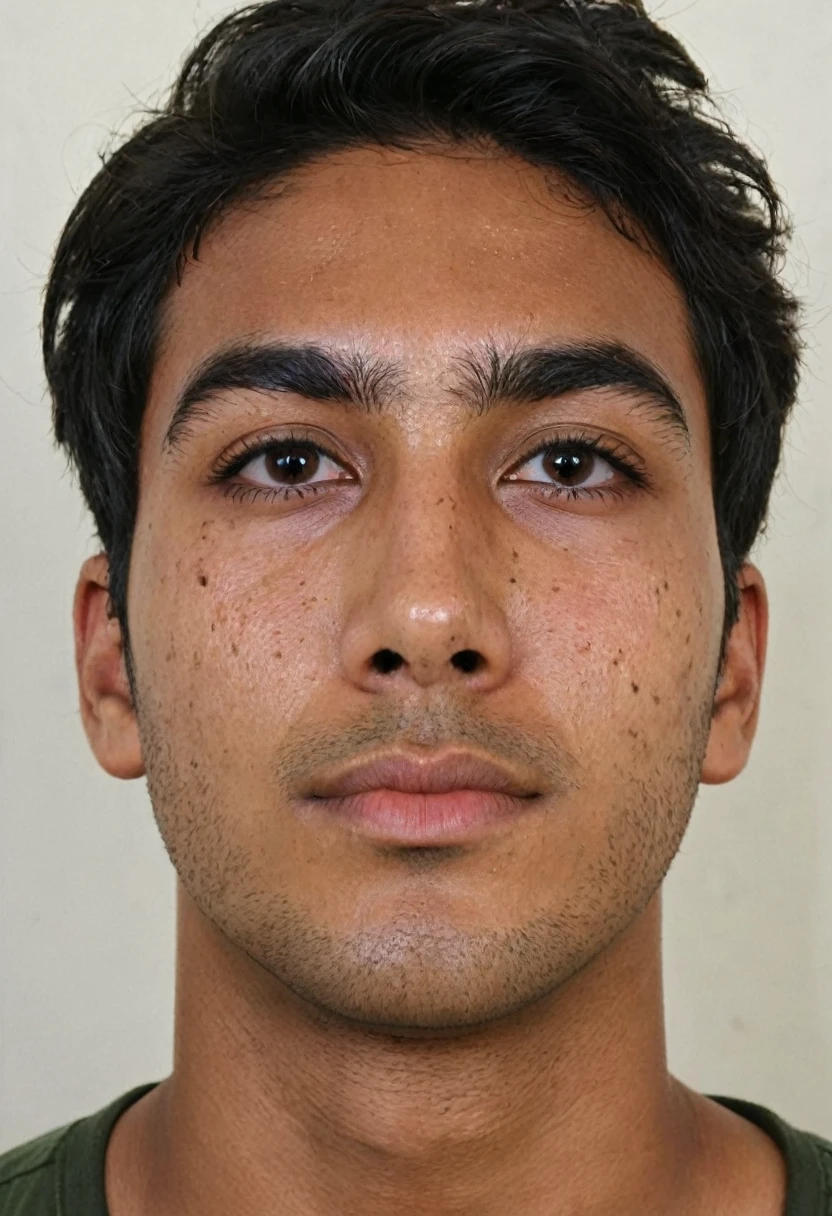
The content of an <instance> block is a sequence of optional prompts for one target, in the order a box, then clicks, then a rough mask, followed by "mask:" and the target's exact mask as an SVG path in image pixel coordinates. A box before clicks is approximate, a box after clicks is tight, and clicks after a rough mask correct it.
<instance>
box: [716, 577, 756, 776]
mask: <svg viewBox="0 0 832 1216" xmlns="http://www.w3.org/2000/svg"><path fill="white" fill-rule="evenodd" d="M738 585H739V589H740V611H739V617H738V618H737V621H736V623H735V625H734V627H733V629H732V630H731V634H730V637H729V638H728V643H727V646H726V653H725V661H724V664H723V669H722V675H721V678H720V681H719V683H718V685H717V689H716V693H715V695H714V703H713V712H712V715H711V730H710V735H709V737H708V746H707V750H706V752H705V759H704V761H703V764H702V774H701V777H700V780H701V781H702V782H703V783H704V784H705V785H721V784H722V783H724V782H726V781H732V780H733V779H734V777H736V776H738V775H739V774H740V773H741V772H742V770H743V769H744V768H745V766H746V764H747V762H748V757H749V755H750V753H751V745H752V743H753V741H754V735H755V733H756V730H757V721H758V719H759V712H760V694H761V691H762V683H763V673H764V670H765V660H766V646H767V641H768V597H767V595H766V587H765V582H764V581H763V576H762V574H761V573H760V571H759V570H758V569H757V568H756V566H753V565H751V563H750V562H746V563H745V565H743V567H742V569H741V570H740V573H739V576H738Z"/></svg>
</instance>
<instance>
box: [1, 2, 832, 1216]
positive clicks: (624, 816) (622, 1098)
mask: <svg viewBox="0 0 832 1216" xmlns="http://www.w3.org/2000/svg"><path fill="white" fill-rule="evenodd" d="M707 104H708V97H707V92H706V84H705V81H704V79H703V78H702V76H701V74H700V72H699V71H698V69H697V68H696V67H695V66H694V64H693V63H692V62H691V61H690V59H689V58H688V57H687V55H686V53H685V52H684V50H683V49H682V48H681V47H680V46H679V44H678V43H677V42H676V41H675V40H674V39H673V38H671V37H670V36H669V35H668V34H667V33H665V32H664V31H662V30H661V29H659V28H658V27H657V26H656V25H654V24H653V23H652V22H651V21H650V20H649V18H648V17H647V15H646V14H645V12H644V11H643V9H642V8H641V7H640V5H639V4H637V3H635V2H634V0H630V2H625V0H619V2H617V3H616V2H614V0H610V2H608V3H587V2H586V0H539V2H538V0H534V2H533V0H529V3H528V4H527V5H526V6H525V7H522V6H521V7H512V6H511V5H509V4H507V3H487V2H486V3H479V0H477V2H475V3H472V2H471V0H465V2H464V3H463V0H460V2H459V3H456V4H454V3H445V0H440V2H439V3H434V4H423V3H413V2H412V0H406V2H402V0H396V2H395V3H393V2H392V0H381V2H377V0H347V2H341V3H338V4H335V5H332V4H325V3H322V2H321V0H302V2H299V3H289V2H288V0H277V2H276V3H268V4H263V5H259V6H254V7H253V8H250V9H247V10H245V11H244V12H242V13H240V14H238V15H237V16H235V17H232V18H230V19H229V20H227V21H225V22H223V23H222V24H220V25H219V26H218V27H216V28H215V29H214V31H213V32H212V33H210V34H209V35H208V37H207V38H206V39H205V40H204V41H203V42H202V44H201V45H200V46H199V47H198V48H197V49H196V50H195V51H194V53H193V54H192V55H191V57H190V59H189V60H188V61H187V63H186V65H185V67H184V69H183V71H182V74H181V77H180V79H179V82H178V84H177V85H176V87H175V89H174V91H173V93H172V96H171V98H170V101H169V103H168V105H167V106H166V108H165V109H164V110H163V111H162V112H160V113H159V114H158V115H157V116H155V117H153V118H152V119H151V120H150V121H149V122H148V123H147V125H146V126H145V127H144V128H143V129H142V130H141V131H139V133H138V134H136V135H135V136H133V137H132V138H131V139H130V140H129V141H128V142H127V143H126V144H125V145H124V146H123V147H122V148H121V149H120V150H119V151H117V152H116V153H115V154H114V155H113V156H112V157H111V158H110V159H109V161H108V162H107V164H106V165H105V166H104V168H103V170H102V171H101V173H100V174H99V175H98V177H97V178H96V179H95V180H94V181H93V183H92V184H91V186H90V187H89V189H88V190H87V192H86V193H85V194H84V196H83V197H82V199H81V200H80V202H79V204H78V206H77V208H76V210H75V212H74V213H73V215H72V217H71V219H70V221H69V223H68V225H67V227H66V229H65V231H64V234H63V236H62V238H61V242H60V245H59V248H58V251H57V255H56V260H55V264H54V268H53V272H52V277H51V280H50V283H49V287H48V292H47V298H46V307H45V318H44V338H45V355H46V365H47V373H48V377H49V382H50V386H51V390H52V393H53V396H54V402H55V425H56V433H57V437H58V439H59V440H60V442H61V443H63V444H64V445H65V447H66V449H67V451H68V452H69V454H70V456H71V458H72V460H73V462H74V464H75V466H76V468H77V470H78V473H79V476H80V481H81V485H82V488H83V491H84V493H85V495H86V498H87V501H88V503H89V505H90V507H91V509H92V511H93V514H94V516H95V519H96V523H97V527H98V530H99V533H100V537H101V542H102V547H103V551H102V553H101V554H100V555H98V556H96V557H93V558H91V559H90V560H89V561H87V562H86V563H85V565H84V568H83V570H82V572H81V577H80V579H79V583H78V588H77V594H76V600H75V630H76V641H77V666H78V676H79V684H80V693H81V707H82V714H83V719H84V723H85V726H86V730H87V734H88V736H89V740H90V743H91V746H92V748H93V750H94V752H95V755H96V757H97V758H98V760H99V762H100V763H101V765H102V766H103V767H104V768H105V769H106V770H107V771H108V772H109V773H111V774H113V775H114V776H118V777H121V778H135V777H141V776H144V775H146V776H147V780H148V785H149V789H150V794H151V798H152V802H153V808H154V812H155V816H156V819H157V822H158V825H159V829H160V831H161V834H162V837H163V839H164V842H165V845H166V847H167V849H168V852H169V854H170V857H171V859H172V861H173V864H174V866H175V867H176V870H177V874H178V878H179V939H178V980H177V999H176V1034H175V1064H174V1069H173V1073H172V1075H171V1076H170V1077H168V1078H166V1079H165V1080H163V1081H161V1083H158V1084H155V1085H146V1086H143V1087H142V1088H140V1089H138V1090H134V1091H133V1092H131V1093H129V1094H126V1095H124V1096H122V1097H120V1098H118V1099H117V1100H116V1101H114V1102H113V1103H112V1105H110V1106H109V1107H108V1108H107V1109H105V1110H103V1111H101V1112H99V1113H98V1114H95V1115H93V1116H90V1117H87V1118H83V1119H81V1120H80V1121H78V1122H76V1123H74V1124H73V1125H71V1126H70V1127H68V1128H63V1129H60V1130H58V1131H56V1132H53V1133H51V1134H48V1135H46V1136H44V1137H41V1138H40V1139H39V1140H37V1141H35V1142H32V1143H30V1144H28V1145H26V1146H23V1147H21V1148H19V1149H17V1150H14V1151H13V1152H11V1153H9V1154H7V1155H6V1156H5V1158H3V1159H2V1163H1V1164H0V1212H2V1213H3V1214H4V1216H10V1214H11V1213H14V1214H15V1216H24V1214H29V1213H38V1214H39V1216H46V1214H57V1213H60V1214H61V1216H104V1214H105V1213H107V1212H109V1213H111V1214H112V1216H150V1214H152V1216H185V1214H186V1213H188V1214H193V1213H199V1216H220V1214H222V1216H227V1214H233V1216H330V1214H331V1216H352V1214H354V1213H360V1214H361V1216H381V1214H385V1216H386V1214H390V1213H396V1214H417V1213H418V1214H420V1216H444V1214H446V1213H448V1214H450V1213H454V1214H460V1213H466V1214H471V1216H506V1214H511V1216H514V1214H517V1216H567V1214H569V1216H573V1214H577V1213H581V1214H582V1216H608V1214H609V1216H612V1214H613V1213H615V1216H669V1214H673V1216H740V1214H742V1216H782V1214H783V1213H787V1214H788V1216H829V1214H830V1213H832V1199H830V1195H832V1146H830V1145H829V1144H826V1143H825V1142H823V1141H821V1140H820V1139H818V1138H817V1137H813V1136H811V1135H809V1134H806V1133H800V1132H797V1131H796V1130H794V1129H792V1128H790V1127H788V1126H787V1125H786V1124H785V1123H783V1122H782V1121H781V1120H780V1119H778V1118H777V1117H776V1116H775V1115H774V1114H773V1113H771V1112H767V1111H764V1110H762V1109H760V1108H758V1107H754V1106H751V1105H749V1104H747V1103H743V1102H741V1101H737V1100H730V1099H725V1098H719V1099H711V1098H708V1097H705V1096H702V1095H700V1094H696V1093H693V1092H691V1091H690V1090H689V1089H687V1088H686V1087H685V1086H684V1085H682V1084H681V1083H680V1082H678V1081H676V1080H675V1079H674V1078H672V1077H671V1076H670V1075H669V1074H668V1070H667V1064H666V1058H665V1047H664V1034H663V1020H662V996H661V968H660V911H659V902H660V895H659V893H660V888H661V883H662V880H663V878H664V875H665V874H666V872H667V869H668V867H669V865H670V863H671V860H672V859H673V857H674V855H675V853H676V851H677V849H678V847H679V844H680V841H681V839H682V836H683V834H684V831H685V828H686V825H687V822H688V818H689V815H690V811H691V807H692V805H693V802H694V798H695V795H696V791H697V787H698V785H699V783H700V782H711V783H714V782H725V781H729V780H731V779H732V778H733V777H735V776H736V775H737V774H738V773H739V772H740V771H741V769H742V768H743V766H744V765H745V763H746V760H747V758H748V755H749V750H750V748H751V744H752V739H753V736H754V731H755V726H756V722H757V715H758V708H759V702H760V688H761V681H762V675H763V666H764V659H765V648H766V632H767V606H766V593H765V588H764V584H763V580H762V578H761V576H760V574H759V572H758V571H757V570H756V569H755V568H754V566H752V565H751V564H749V563H748V561H747V556H748V553H749V550H750V547H751V545H752V543H753V541H754V538H755V536H756V534H757V532H758V531H759V528H760V526H761V524H762V522H763V520H764V517H765V514H766V508H767V502H768V497H769V491H770V488H771V483H772V479H773V476H774V473H775V470H776V468H777V464H778V460H779V455H780V446H781V437H782V430H783V426H784V424H785V421H786V419H787V416H788V414H789V410H790V408H791V405H792V403H793V400H794V395H795V390H796V382H797V365H798V355H797V351H798V341H797V335H796V323H797V310H796V305H795V302H794V300H793V299H792V298H791V297H790V296H789V294H788V293H787V292H786V290H785V289H784V287H783V286H782V284H780V282H779V281H778V278H777V276H776V265H777V262H778V259H779V257H780V255H781V253H782V249H783V243H784V238H785V225H784V221H783V218H782V214H781V210H780V205H779V200H778V198H777V195H776V193H775V192H774V189H773V187H772V184H771V182H770V180H769V177H768V175H767V172H766V169H765V167H764V165H763V164H762V163H761V162H760V161H759V160H758V159H757V158H756V157H755V156H754V155H753V154H752V152H751V151H749V149H747V148H746V147H744V146H743V145H742V144H741V143H740V142H738V141H737V140H736V139H735V138H734V137H733V136H732V135H731V133H730V132H728V131H727V130H726V129H725V128H724V127H723V126H722V125H720V123H719V122H718V121H717V120H715V119H713V118H711V117H709V114H708V109H707Z"/></svg>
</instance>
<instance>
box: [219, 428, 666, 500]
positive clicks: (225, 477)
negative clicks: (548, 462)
mask: <svg viewBox="0 0 832 1216" xmlns="http://www.w3.org/2000/svg"><path fill="white" fill-rule="evenodd" d="M286 443H298V444H308V445H309V446H310V447H313V448H315V450H316V451H318V452H320V453H321V454H322V455H323V456H326V457H327V458H328V459H329V460H332V461H333V462H334V463H335V464H343V463H344V462H343V460H342V459H341V457H340V456H338V455H337V454H336V453H335V452H334V451H332V450H331V449H330V448H327V447H325V446H324V445H323V444H322V443H320V441H319V440H318V439H317V438H315V439H312V438H311V437H310V436H309V435H304V434H297V433H295V432H289V433H287V434H285V435H281V436H280V438H279V439H278V438H267V439H244V440H243V441H242V442H241V446H240V448H238V450H237V451H236V452H235V453H234V454H233V455H232V456H229V457H227V458H225V459H222V460H220V461H218V462H217V463H216V464H215V466H214V468H213V470H212V472H211V478H210V480H211V482H212V483H213V484H220V485H223V495H224V496H225V497H227V498H229V499H231V500H232V501H235V502H245V501H248V500H251V499H255V498H256V499H261V498H263V497H265V498H266V501H268V502H273V501H274V500H275V498H280V499H282V500H283V501H284V502H286V501H288V500H289V499H290V498H300V499H304V498H307V497H313V496H316V495H318V494H321V493H324V492H326V491H327V490H329V489H331V488H332V487H333V486H335V485H338V484H339V483H338V482H337V481H330V482H312V483H310V484H309V485H297V486H274V487H267V486H257V485H247V484H246V483H245V482H241V481H234V480H233V478H234V477H236V475H237V474H238V473H239V472H241V470H242V469H244V468H245V466H246V465H247V464H249V463H250V461H252V460H254V459H255V457H257V456H262V455H263V454H264V453H267V452H270V451H273V450H274V449H275V448H279V447H282V446H283V445H284V444H286ZM554 448H560V449H566V450H570V451H577V452H584V453H590V454H592V455H593V456H598V457H600V459H601V460H604V461H606V462H607V464H609V465H610V467H611V468H613V469H616V470H617V471H618V472H619V473H621V474H622V475H623V476H624V477H626V478H627V480H628V481H629V482H630V484H631V488H632V489H633V490H639V489H646V488H648V487H649V485H650V479H649V477H648V475H647V472H646V470H645V469H644V467H643V466H642V465H641V463H640V462H638V461H636V460H635V459H634V457H633V456H632V454H630V452H629V449H627V448H626V447H624V445H623V444H619V443H616V442H615V441H610V440H603V439H600V438H598V437H597V436H593V435H588V434H587V433H586V432H583V431H576V432H573V433H572V434H568V435H563V436H558V437H557V438H553V439H551V440H549V441H547V442H546V443H541V444H538V446H537V447H536V448H533V449H532V450H531V451H529V452H527V453H526V454H525V455H524V456H523V457H522V458H521V459H520V460H518V461H515V463H514V464H513V465H512V469H511V471H514V470H516V469H519V468H522V466H523V465H525V464H528V462H529V461H530V460H534V459H535V457H537V456H540V455H542V454H543V453H544V452H548V451H551V450H552V449H554ZM513 484H514V485H528V486H531V485H533V486H534V487H535V493H537V494H538V495H540V496H542V497H544V498H567V499H568V500H570V501H575V500H581V499H584V500H586V499H599V498H600V499H604V498H609V497H614V498H622V497H623V496H624V495H625V494H626V493H627V492H628V488H624V487H621V486H603V487H601V486H589V487H586V488H581V487H580V486H578V487H573V486H557V485H554V484H551V485H550V484H547V483H545V482H532V481H515V482H513Z"/></svg>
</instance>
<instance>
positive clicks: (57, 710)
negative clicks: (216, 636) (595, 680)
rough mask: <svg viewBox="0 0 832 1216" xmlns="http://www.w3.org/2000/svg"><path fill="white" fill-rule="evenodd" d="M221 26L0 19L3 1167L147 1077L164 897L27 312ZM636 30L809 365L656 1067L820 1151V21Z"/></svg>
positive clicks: (830, 760) (674, 900)
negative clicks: (114, 735) (107, 162)
mask: <svg viewBox="0 0 832 1216" xmlns="http://www.w3.org/2000/svg"><path fill="white" fill-rule="evenodd" d="M227 7H228V6H227V5H222V4H219V3H216V2H212V0H202V2H201V3H195V0H140V2H139V0H25V2H21V0H0V90H2V106H1V107H0V149H1V150H2V171H0V192H2V194H0V200H1V201H0V408H2V432H0V433H1V434H2V442H0V496H1V497H2V511H1V512H0V544H2V564H0V572H1V573H0V580H1V581H2V595H0V648H2V650H0V664H1V666H0V672H2V680H0V781H1V782H2V785H0V806H1V807H2V820H0V878H1V879H2V887H1V888H0V899H1V900H2V903H1V904H0V911H1V912H2V918H1V919H0V934H1V937H0V985H2V990H1V991H0V1034H1V1035H2V1038H1V1039H0V1094H1V1095H2V1097H1V1098H0V1150H2V1149H3V1148H5V1147H8V1146H10V1145H11V1144H13V1143H15V1142H18V1141H20V1140H22V1139H25V1138H27V1137H29V1136H30V1135H34V1134H35V1133H37V1132H39V1131H41V1130H44V1129H46V1128H47V1127H49V1126H53V1125H55V1124H58V1123H61V1122H64V1121H67V1120H69V1119H71V1118H73V1117H77V1116H79V1115H81V1114H83V1113H87V1112H88V1111H91V1110H93V1109H95V1108H96V1107H97V1106H100V1105H103V1104H104V1103H105V1102H106V1101H108V1100H109V1099H110V1098H112V1097H114V1096H115V1095H116V1094H118V1093H120V1092H122V1091H123V1090H126V1089H127V1088H129V1087H131V1086H133V1085H135V1084H139V1083H141V1082H143V1081H146V1080H153V1079H156V1078H159V1077H161V1076H163V1075H164V1074H165V1073H166V1072H167V1070H168V1067H169V1059H170V1042H171V1008H172V996H173V993H172V964H173V878H172V871H171V869H170V867H169V865H168V862H167V859H166V858H165V855H164V852H163V849H162V846H161V844H160V842H159V840H158V838H157V835H156V830H155V827H154V825H153V821H152V818H151V813H150V809H149V804H148V802H147V796H146V793H145V789H144V785H143V783H138V782H134V783H132V784H119V783H117V782H115V781H113V780H112V779H110V778H108V777H106V776H105V775H104V774H103V773H102V772H100V771H99V770H98V769H97V768H96V765H95V763H94V761H93V760H92V758H91V756H90V754H89V752H88V749H87V746H86V742H85V739H84V737H83V733H82V730H81V725H80V721H79V717H78V712H77V709H76V693H75V679H74V673H73V667H72V654H71V630H70V604H71V596H72V590H73V584H74V580H75V575H76V571H77V568H78V566H79V563H80V562H81V560H82V559H83V557H84V556H85V555H86V554H87V553H89V552H90V551H91V548H92V534H91V527H90V524H89V522H88V519H87V518H86V516H85V514H84V510H83V508H82V506H81V501H80V496H79V494H78V492H77V491H76V489H75V488H74V486H73V484H72V480H71V478H70V477H69V476H68V475H67V474H66V473H65V470H64V464H63V461H62V459H61V458H60V457H59V456H58V455H56V454H55V453H54V452H53V450H52V448H51V444H50V439H49V418H48V407H47V404H46V401H45V398H44V394H43V385H42V377H41V368H40V364H39V358H38V334H37V329H38V305H39V294H40V290H41V286H42V282H43V276H44V271H45V267H46V265H47V261H48V257H49V253H50V249H51V247H52V244H53V242H54V240H55V237H56V235H57V232H58V230H59V227H60V225H61V223H62V222H63V220H64V218H65V216H66V215H67V213H68V211H69V208H70V206H71V204H72V202H73V200H74V198H75V197H76V195H77V192H78V190H79V188H80V187H81V186H83V184H84V183H85V182H86V181H87V180H88V178H89V177H90V175H91V173H92V172H93V170H94V167H95V165H96V153H97V151H98V150H99V149H100V148H102V147H103V146H104V145H106V143H107V141H108V137H109V134H110V132H111V131H113V130H125V129H126V127H127V126H128V125H129V121H130V114H131V113H132V112H133V111H134V110H135V108H136V105H137V102H140V101H145V102H146V101H147V100H149V99H152V98H153V97H154V95H157V94H158V91H159V90H160V89H161V88H162V87H163V86H164V84H165V83H166V81H167V80H168V79H169V77H170V72H171V70H172V68H173V66H174V65H175V63H176V61H177V59H178V57H179V55H180V54H181V52H183V51H184V49H185V47H186V46H187V45H188V44H189V43H190V42H191V41H192V40H193V38H194V37H195V35H196V34H197V33H198V32H199V30H201V29H202V28H204V27H205V26H206V24H208V23H209V22H210V21H211V19H212V18H213V17H214V16H215V15H217V14H218V13H219V12H221V11H225V9H226V8H227ZM655 11H656V12H657V14H658V15H659V16H660V17H661V18H662V19H663V20H665V21H666V22H667V23H668V24H669V25H670V26H671V27H672V28H673V29H674V30H676V31H677V32H679V33H680V34H681V35H683V37H685V38H686V39H687V40H688V42H689V44H690V45H691V46H692V48H693V49H694V50H695V52H696V53H697V54H698V56H699V58H700V59H701V61H702V62H703V63H704V64H705V66H706V68H707V69H708V70H709V71H710V73H711V76H712V79H713V80H714V81H715V82H716V83H717V85H718V86H719V89H720V91H721V94H722V97H723V100H724V104H725V106H726V107H727V109H728V112H729V115H731V116H733V118H734V119H735V120H736V121H738V122H739V124H740V127H741V129H743V130H744V131H746V132H747V133H748V134H749V136H750V137H751V138H752V139H753V140H754V142H755V143H756V144H757V145H758V146H759V147H760V148H761V149H762V150H763V152H764V153H765V154H766V155H767V156H769V157H770V159H771V163H772V166H773V170H774V174H775V177H776V178H777V180H778V181H779V182H780V183H781V184H783V186H784V187H785V189H786V195H787V198H788V201H789V204H790V207H791V209H792V211H793V212H794V214H795V217H796V220H797V227H798V243H797V246H796V249H795V256H794V258H793V262H792V267H791V271H790V273H791V275H792V277H793V279H794V280H795V281H796V282H797V283H798V285H799V288H800V290H801V292H802V294H803V295H804V296H805V298H806V300H807V302H808V311H807V318H808V326H809V329H808V338H809V344H810V351H809V369H808V373H807V376H806V379H805V384H804V389H803V394H802V403H801V407H800V410H799V414H798V417H797V418H796V421H795V424H794V426H793V428H792V432H791V439H790V442H789V448H788V459H787V466H786V472H785V476H784V477H782V478H781V481H780V483H779V489H778V491H777V493H776V497H775V504H774V517H773V522H772V526H771V529H770V535H769V538H768V540H767V542H766V544H765V545H764V546H762V547H761V549H760V556H759V560H760V563H761V565H762V568H763V570H764V572H765V573H766V575H767V577H768V581H769V586H770V590H771V597H772V605H773V633H772V641H771V652H770V666H769V673H768V679H767V687H766V698H765V703H764V710H763V715H762V722H761V727H760V734H759V739H758V742H757V746H756V751H755V755H754V757H753V759H752V763H751V765H750V767H749V769H748V771H747V772H746V773H745V774H744V775H743V776H742V777H741V778H740V779H739V780H738V781H737V782H735V783H734V784H733V785H732V786H728V787H725V788H723V789H721V790H706V791H705V792H704V793H703V795H702V797H701V799H700V801H699V803H698V807H697V811H696V814H695V817H694V826H693V828H692V829H691V832H690V834H689V836H688V838H687V840H686V843H685V845H684V847H683V850H682V854H681V856H680V857H679V858H678V860H677V862H676V864H675V866H674V869H673V872H672V875H671V878H670V880H669V882H668V888H667V922H666V923H667V930H666V947H667V950H666V953H667V1004H668V1016H669V1039H670V1052H671V1060H672V1063H673V1065H674V1067H675V1069H676V1070H677V1072H678V1073H679V1074H680V1075H681V1076H682V1077H684V1078H685V1079H686V1080H688V1081H689V1082H691V1083H693V1084H695V1085H696V1086H699V1087H701V1088H702V1089H704V1090H706V1091H709V1092H717V1093H728V1094H734V1095H736V1096H742V1097H746V1098H750V1099H754V1100H757V1101H761V1102H763V1103H767V1104H769V1105H771V1106H773V1107H775V1108H777V1109H778V1110H779V1111H780V1112H781V1113H782V1114H784V1115H785V1116H786V1117H788V1118H790V1119H792V1120H794V1121H795V1122H797V1123H798V1124H802V1125H804V1126H811V1127H813V1128H814V1129H815V1130H817V1131H821V1132H823V1133H825V1134H826V1135H828V1136H832V808H830V789H832V747H830V743H829V735H830V728H831V727H832V645H830V641H829V628H830V610H831V609H832V563H830V560H829V559H830V542H832V475H830V473H831V472H832V470H830V458H832V442H830V440H832V412H830V408H829V389H828V387H827V385H828V380H829V377H828V374H827V368H828V366H829V365H830V363H832V314H831V313H830V306H832V289H831V288H830V279H829V275H830V271H832V141H830V139H829V120H830V114H832V85H830V80H832V3H830V0H789V3H788V4H785V3H783V2H782V0H695V2H694V3H690V2H689V0H673V3H666V4H664V5H661V6H656V9H655Z"/></svg>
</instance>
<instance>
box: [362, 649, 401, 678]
mask: <svg viewBox="0 0 832 1216" xmlns="http://www.w3.org/2000/svg"><path fill="white" fill-rule="evenodd" d="M403 662H404V659H403V658H402V656H401V655H400V654H396V652H395V650H377V651H376V653H375V654H374V655H373V657H372V659H371V660H370V663H371V664H372V666H373V667H374V668H375V670H376V671H378V672H380V673H381V675H383V676H388V675H389V674H390V672H391V671H398V669H399V668H400V667H401V665H402V663H403Z"/></svg>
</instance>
